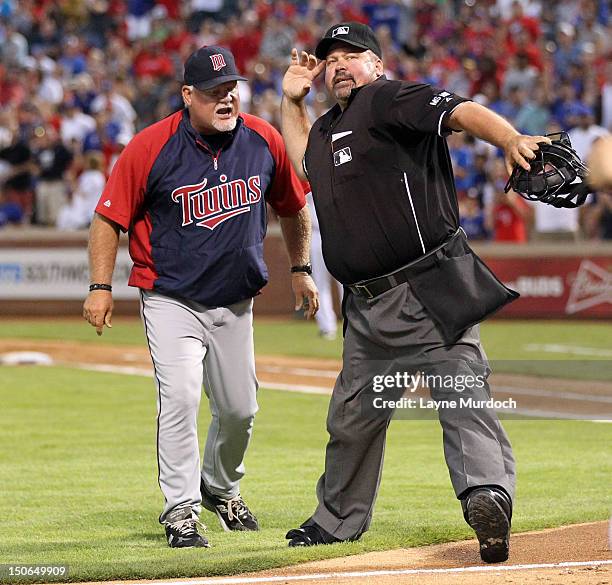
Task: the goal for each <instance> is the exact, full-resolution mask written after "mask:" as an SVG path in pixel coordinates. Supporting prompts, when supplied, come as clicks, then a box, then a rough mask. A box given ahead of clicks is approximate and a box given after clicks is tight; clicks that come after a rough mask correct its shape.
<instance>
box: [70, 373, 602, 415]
mask: <svg viewBox="0 0 612 585" xmlns="http://www.w3.org/2000/svg"><path fill="white" fill-rule="evenodd" d="M71 365H72V366H73V367H76V368H78V369H80V370H89V371H94V372H105V373H110V374H127V375H130V376H146V377H149V376H152V375H153V369H152V368H138V367H134V366H117V365H113V364H85V363H79V364H71ZM259 385H260V386H261V387H263V388H269V389H270V390H284V391H285V392H297V393H300V394H316V395H326V396H329V395H330V394H331V390H332V389H331V388H330V387H326V386H310V385H306V384H286V383H284V382H272V381H271V380H265V379H260V380H259ZM493 389H494V390H495V389H498V390H500V391H502V392H504V393H512V392H514V393H516V394H523V395H525V396H546V397H550V398H555V397H557V398H562V397H563V395H564V394H565V395H569V396H571V398H567V399H568V400H578V397H580V396H582V397H583V399H584V400H585V402H588V401H589V400H591V401H593V402H609V401H610V400H609V399H608V397H606V396H596V395H591V394H585V395H581V394H577V393H573V392H562V393H560V394H559V395H557V394H556V393H555V392H553V391H547V390H536V389H532V388H524V389H523V388H514V387H510V386H499V387H498V386H493ZM599 399H603V400H599ZM498 412H503V413H506V414H517V415H521V416H527V417H530V418H545V419H560V420H564V419H571V420H586V421H588V422H598V423H612V420H608V419H593V418H587V415H578V414H572V413H566V412H559V411H555V410H541V409H530V408H515V409H511V410H504V409H499V410H498ZM591 416H592V417H594V416H599V415H591Z"/></svg>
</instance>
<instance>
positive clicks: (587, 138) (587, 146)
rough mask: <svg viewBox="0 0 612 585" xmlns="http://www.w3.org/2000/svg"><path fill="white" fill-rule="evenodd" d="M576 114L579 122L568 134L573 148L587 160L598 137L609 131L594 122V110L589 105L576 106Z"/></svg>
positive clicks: (605, 134)
mask: <svg viewBox="0 0 612 585" xmlns="http://www.w3.org/2000/svg"><path fill="white" fill-rule="evenodd" d="M575 115H576V120H577V122H578V124H577V125H576V126H575V127H574V128H572V129H571V130H570V131H569V132H568V134H569V137H570V140H571V141H572V147H573V149H574V150H575V151H576V152H577V153H578V156H579V157H580V158H581V159H582V160H583V161H586V159H587V158H588V156H589V154H590V152H591V146H592V145H593V142H595V140H597V139H598V138H601V137H603V136H607V135H608V131H607V130H606V129H605V128H602V127H601V126H597V124H595V123H594V122H593V110H592V109H591V108H589V107H588V106H584V105H582V104H581V105H578V106H576V109H575Z"/></svg>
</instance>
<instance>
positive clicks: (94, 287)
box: [89, 282, 113, 292]
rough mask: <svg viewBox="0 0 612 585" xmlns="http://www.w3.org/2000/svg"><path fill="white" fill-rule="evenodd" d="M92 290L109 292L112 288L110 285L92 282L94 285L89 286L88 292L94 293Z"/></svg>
mask: <svg viewBox="0 0 612 585" xmlns="http://www.w3.org/2000/svg"><path fill="white" fill-rule="evenodd" d="M94 290H107V291H108V292H111V291H112V290H113V287H112V286H111V285H110V284H102V283H100V282H94V284H90V285H89V292H91V291H94Z"/></svg>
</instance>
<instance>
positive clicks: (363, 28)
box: [315, 22, 382, 59]
mask: <svg viewBox="0 0 612 585" xmlns="http://www.w3.org/2000/svg"><path fill="white" fill-rule="evenodd" d="M338 42H342V43H347V44H349V45H353V46H354V47H359V48H360V49H370V51H372V52H373V53H374V54H375V55H377V56H378V57H380V58H381V59H382V51H381V50H380V45H379V43H378V39H377V38H376V35H375V34H374V31H373V30H372V29H371V28H370V27H369V26H368V25H367V24H362V23H361V22H341V23H340V24H335V25H334V26H332V27H331V28H330V29H329V30H328V31H327V32H326V33H325V35H324V36H323V38H322V39H321V40H320V41H319V44H318V45H317V48H316V49H315V55H316V57H317V59H325V57H327V52H328V51H329V48H330V47H331V46H332V45H333V44H334V43H338Z"/></svg>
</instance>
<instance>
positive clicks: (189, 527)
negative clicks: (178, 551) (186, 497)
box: [165, 507, 210, 548]
mask: <svg viewBox="0 0 612 585" xmlns="http://www.w3.org/2000/svg"><path fill="white" fill-rule="evenodd" d="M197 524H200V526H202V527H203V528H204V529H206V526H204V525H203V524H201V523H200V522H198V518H197V516H196V515H195V514H194V513H193V512H192V511H191V508H189V507H185V508H178V509H176V510H172V512H170V513H169V514H168V515H167V516H166V523H165V525H166V537H167V539H168V546H170V547H171V548H192V547H206V548H208V547H209V546H210V544H209V543H208V540H206V539H205V538H204V537H203V536H202V535H201V534H199V533H198V529H197Z"/></svg>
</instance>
